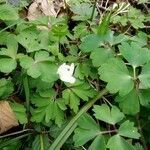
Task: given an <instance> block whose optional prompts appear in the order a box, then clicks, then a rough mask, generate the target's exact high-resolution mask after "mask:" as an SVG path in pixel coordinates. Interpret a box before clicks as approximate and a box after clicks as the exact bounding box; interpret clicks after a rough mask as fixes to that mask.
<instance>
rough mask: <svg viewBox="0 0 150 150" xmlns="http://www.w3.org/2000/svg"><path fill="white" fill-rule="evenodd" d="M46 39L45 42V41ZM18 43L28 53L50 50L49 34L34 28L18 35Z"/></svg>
mask: <svg viewBox="0 0 150 150" xmlns="http://www.w3.org/2000/svg"><path fill="white" fill-rule="evenodd" d="M43 39H44V40H43ZM17 41H18V42H19V43H20V44H21V45H22V46H23V47H24V48H26V51H27V52H28V53H30V52H34V51H38V50H41V49H47V48H48V34H46V33H45V32H44V31H43V32H42V33H39V31H38V30H37V29H36V28H34V27H30V28H26V29H24V30H22V31H21V32H20V33H19V34H18V35H17Z"/></svg>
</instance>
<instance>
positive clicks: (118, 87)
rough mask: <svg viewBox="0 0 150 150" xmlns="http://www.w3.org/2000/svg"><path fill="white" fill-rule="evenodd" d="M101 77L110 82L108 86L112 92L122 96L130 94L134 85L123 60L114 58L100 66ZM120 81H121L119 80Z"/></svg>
mask: <svg viewBox="0 0 150 150" xmlns="http://www.w3.org/2000/svg"><path fill="white" fill-rule="evenodd" d="M99 75H100V79H101V80H103V81H106V82H108V83H107V86H106V88H107V89H108V90H109V91H110V92H111V93H117V92H119V94H120V95H121V96H123V95H126V94H128V93H129V92H130V91H131V90H132V89H133V87H134V82H133V80H132V77H131V76H130V73H129V71H128V69H127V67H126V65H125V64H124V62H123V61H121V60H119V59H117V58H112V59H109V60H108V61H107V63H105V64H102V65H101V67H100V68H99ZM118 81H119V82H118Z"/></svg>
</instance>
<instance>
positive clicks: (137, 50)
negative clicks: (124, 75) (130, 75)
mask: <svg viewBox="0 0 150 150" xmlns="http://www.w3.org/2000/svg"><path fill="white" fill-rule="evenodd" d="M119 49H120V52H121V54H122V55H123V57H124V58H125V59H126V60H127V61H128V62H129V63H130V64H131V65H132V66H133V67H138V66H140V65H143V64H145V63H146V62H148V61H149V60H150V51H149V50H148V49H147V48H142V47H141V46H140V45H139V44H138V43H137V42H132V43H131V44H129V43H127V42H124V43H122V44H121V45H119Z"/></svg>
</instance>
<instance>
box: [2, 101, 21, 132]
mask: <svg viewBox="0 0 150 150" xmlns="http://www.w3.org/2000/svg"><path fill="white" fill-rule="evenodd" d="M18 125H19V124H18V121H17V119H16V117H15V114H14V113H13V111H12V109H11V107H10V105H9V103H8V102H7V101H0V134H1V133H3V132H6V131H7V130H9V129H10V128H12V127H15V126H18Z"/></svg>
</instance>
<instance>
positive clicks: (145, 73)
mask: <svg viewBox="0 0 150 150" xmlns="http://www.w3.org/2000/svg"><path fill="white" fill-rule="evenodd" d="M149 68H150V62H148V63H147V64H145V65H144V66H143V68H142V72H141V74H140V75H139V76H138V78H139V80H140V85H139V86H140V88H141V89H147V88H150V69H149Z"/></svg>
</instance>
